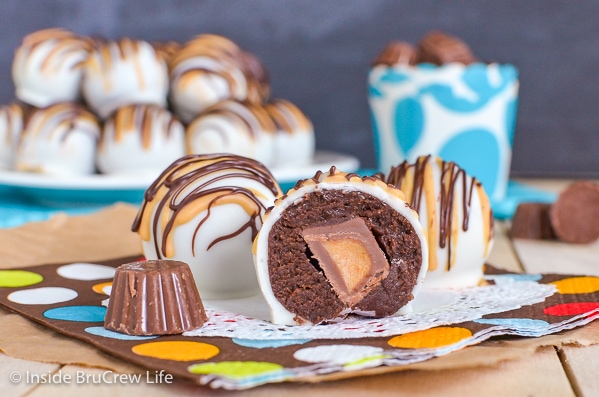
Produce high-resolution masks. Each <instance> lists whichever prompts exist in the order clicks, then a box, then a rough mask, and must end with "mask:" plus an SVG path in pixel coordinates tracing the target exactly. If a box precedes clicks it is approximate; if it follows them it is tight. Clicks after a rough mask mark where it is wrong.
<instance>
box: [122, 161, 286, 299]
mask: <svg viewBox="0 0 599 397" xmlns="http://www.w3.org/2000/svg"><path fill="white" fill-rule="evenodd" d="M280 194H281V191H280V188H279V186H278V184H277V183H276V181H275V179H274V177H273V176H272V175H271V174H270V172H269V171H268V170H267V169H266V168H264V166H262V165H261V164H260V163H258V162H256V161H254V160H251V159H247V158H243V157H239V156H233V155H229V154H215V155H191V156H186V157H183V158H181V159H179V160H177V161H176V162H175V163H173V164H172V165H171V166H170V167H169V168H167V169H166V170H165V171H164V172H163V173H162V175H161V176H160V177H159V178H158V179H157V180H156V181H155V182H154V183H153V184H152V186H150V188H149V189H148V190H147V191H146V194H145V200H144V202H143V204H142V206H141V208H140V211H139V213H138V215H137V219H136V221H135V223H134V225H133V230H134V231H137V232H138V233H139V235H140V237H141V240H142V248H143V252H144V255H145V256H146V258H148V259H174V260H180V261H183V262H186V263H187V264H189V266H190V268H191V270H192V272H193V275H194V279H195V281H196V285H197V286H198V290H199V291H200V295H201V296H202V298H203V299H228V298H237V297H244V296H250V295H254V294H256V293H257V292H258V283H257V280H256V275H255V272H254V265H253V258H252V241H253V238H254V236H255V234H256V233H257V231H258V230H259V228H260V227H261V225H262V217H263V215H264V213H265V211H266V208H268V207H270V206H271V205H272V204H273V203H274V200H275V198H276V197H278V196H279V195H280Z"/></svg>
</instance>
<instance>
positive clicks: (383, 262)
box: [254, 167, 428, 325]
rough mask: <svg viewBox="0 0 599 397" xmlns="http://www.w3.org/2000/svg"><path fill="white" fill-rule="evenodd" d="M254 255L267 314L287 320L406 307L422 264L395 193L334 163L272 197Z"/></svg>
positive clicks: (410, 222) (407, 213)
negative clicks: (268, 312)
mask: <svg viewBox="0 0 599 397" xmlns="http://www.w3.org/2000/svg"><path fill="white" fill-rule="evenodd" d="M254 254H255V256H254V263H255V266H256V272H257V275H258V281H259V284H260V289H261V290H262V293H263V295H264V297H265V299H266V301H267V303H268V305H269V307H270V311H271V321H272V322H273V323H275V324H287V325H295V324H318V323H322V322H326V321H334V320H338V319H341V318H343V317H345V316H346V315H347V314H349V313H352V312H353V313H357V314H360V315H365V316H371V317H385V316H390V315H394V314H396V313H398V312H409V311H410V310H411V306H410V302H411V301H412V299H414V296H415V295H416V294H417V292H418V290H419V289H420V286H421V284H422V283H423V280H424V275H425V274H426V270H427V268H428V250H427V248H426V238H425V235H424V231H423V229H422V226H421V225H420V223H419V221H418V215H417V213H416V212H415V211H414V210H413V209H411V208H410V207H409V206H408V205H407V204H406V202H405V200H404V195H403V192H402V191H401V190H399V189H396V188H394V187H392V186H389V185H387V184H386V183H384V182H383V181H381V180H380V179H379V178H377V177H364V178H361V177H359V176H358V175H356V174H346V173H343V172H339V171H337V170H336V169H335V168H334V167H332V168H331V170H330V171H329V172H326V173H322V172H318V173H317V174H316V175H315V176H314V177H313V178H312V179H306V180H303V181H300V182H298V183H297V184H296V186H295V187H294V188H293V189H291V190H290V191H289V192H288V193H287V194H286V195H285V196H283V197H281V198H280V199H277V201H276V202H275V205H274V207H272V208H271V209H270V210H269V212H268V213H267V216H266V219H265V221H264V224H263V226H262V228H261V229H260V232H259V234H258V237H257V238H256V240H255V241H254Z"/></svg>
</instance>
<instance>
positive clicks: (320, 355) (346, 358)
mask: <svg viewBox="0 0 599 397" xmlns="http://www.w3.org/2000/svg"><path fill="white" fill-rule="evenodd" d="M382 352H383V349H382V348H380V347H375V346H357V345H327V346H316V347H307V348H305V349H300V350H298V351H296V352H295V353H294V354H293V357H295V358H296V359H297V360H301V361H305V362H308V363H330V364H338V365H344V364H347V363H351V362H354V361H357V360H362V359H365V358H368V357H371V356H375V355H380V354H381V353H382Z"/></svg>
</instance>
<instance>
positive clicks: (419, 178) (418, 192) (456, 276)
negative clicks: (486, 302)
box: [386, 156, 494, 288]
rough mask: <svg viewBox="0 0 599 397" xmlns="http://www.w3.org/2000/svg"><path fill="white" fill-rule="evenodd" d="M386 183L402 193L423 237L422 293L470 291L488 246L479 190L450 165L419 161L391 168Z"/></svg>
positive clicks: (486, 208) (489, 225) (489, 219)
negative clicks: (425, 254) (425, 250)
mask: <svg viewBox="0 0 599 397" xmlns="http://www.w3.org/2000/svg"><path fill="white" fill-rule="evenodd" d="M386 182H387V183H390V184H392V185H394V186H396V187H397V188H399V189H401V190H402V191H404V193H405V195H406V201H407V202H408V203H410V205H411V206H412V208H414V210H416V211H417V212H418V214H419V215H420V223H421V224H422V227H423V228H424V229H425V230H426V231H427V238H428V250H429V253H428V257H429V269H428V273H427V276H426V280H425V281H424V287H425V288H456V287H468V286H475V285H477V284H478V283H479V282H480V281H481V280H482V276H483V265H484V263H485V260H486V259H487V256H488V255H489V252H490V250H491V248H492V245H493V237H494V229H493V212H492V211H491V206H490V204H489V198H488V197H487V193H486V192H485V189H484V188H483V186H482V184H481V183H480V182H479V181H478V180H477V179H476V178H474V177H471V176H469V175H468V174H466V171H465V170H463V169H462V168H460V167H459V166H458V165H457V164H455V163H454V162H449V161H443V160H441V159H440V158H433V157H432V156H421V157H418V158H417V159H416V161H415V162H414V163H412V164H410V163H408V162H407V161H404V162H403V163H401V164H400V165H398V166H396V167H392V168H391V171H390V172H389V174H388V175H387V177H386Z"/></svg>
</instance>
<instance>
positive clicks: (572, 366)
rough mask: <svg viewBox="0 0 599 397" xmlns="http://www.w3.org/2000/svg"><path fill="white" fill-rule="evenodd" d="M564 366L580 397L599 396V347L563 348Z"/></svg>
mask: <svg viewBox="0 0 599 397" xmlns="http://www.w3.org/2000/svg"><path fill="white" fill-rule="evenodd" d="M561 353H562V357H563V358H564V361H563V364H564V368H565V369H566V372H567V373H568V376H569V377H570V381H571V383H572V387H573V388H574V390H575V391H576V394H577V395H578V396H585V397H591V396H599V377H598V376H597V374H598V371H597V368H599V345H593V346H587V347H571V346H565V347H563V348H562V351H561Z"/></svg>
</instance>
